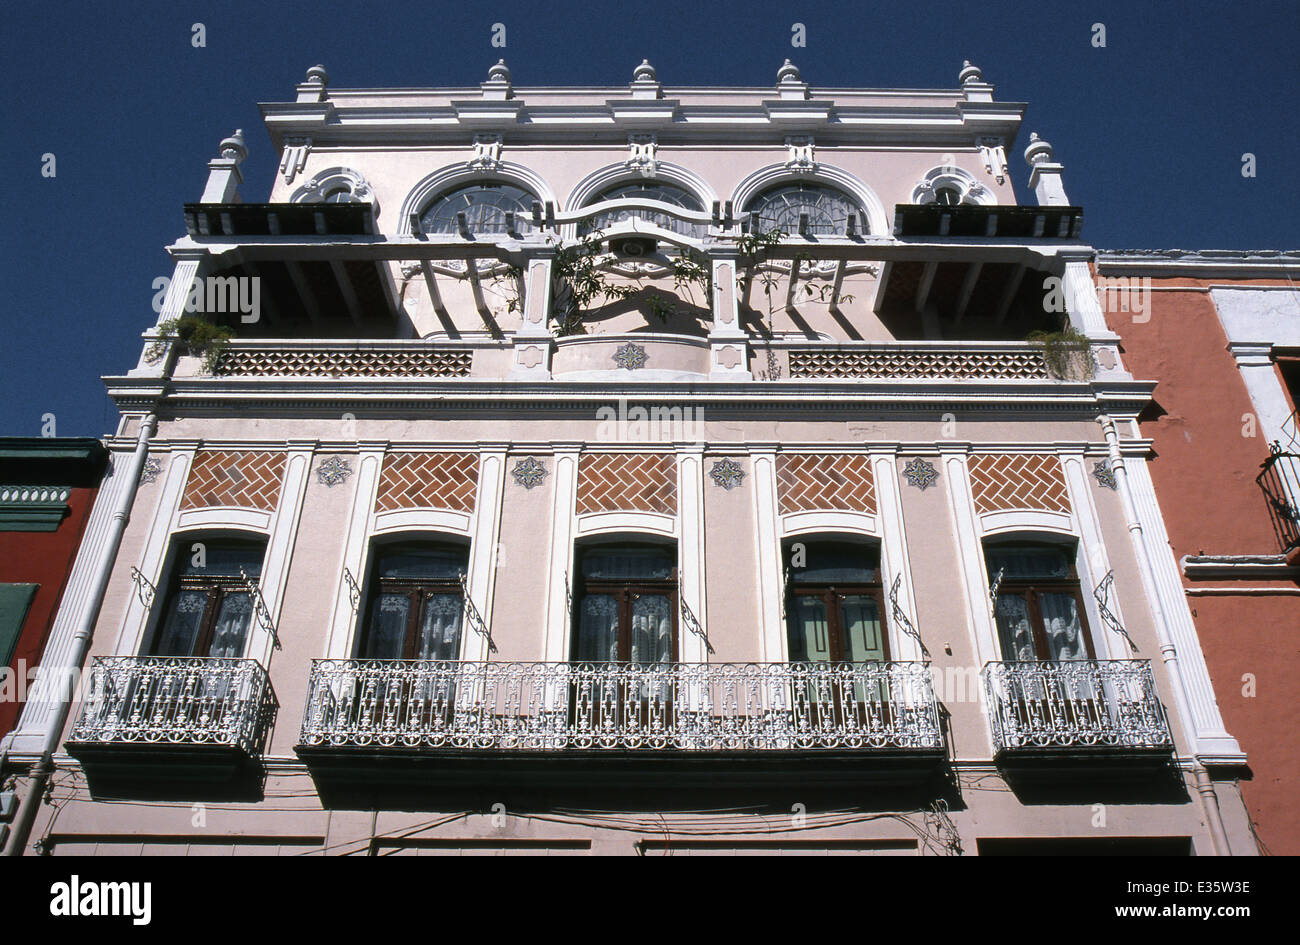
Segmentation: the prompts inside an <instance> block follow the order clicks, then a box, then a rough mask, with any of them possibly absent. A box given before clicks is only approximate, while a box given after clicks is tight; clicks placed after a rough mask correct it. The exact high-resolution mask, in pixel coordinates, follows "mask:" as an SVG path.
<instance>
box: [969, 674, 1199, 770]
mask: <svg viewBox="0 0 1300 945" xmlns="http://www.w3.org/2000/svg"><path fill="white" fill-rule="evenodd" d="M983 676H984V691H985V696H986V697H987V700H988V707H989V720H990V723H991V725H992V728H993V743H994V747H995V748H996V749H997V750H998V751H1002V750H1015V751H1018V750H1033V749H1081V750H1091V749H1152V750H1157V749H1158V750H1172V749H1173V747H1174V743H1173V738H1172V736H1171V735H1170V733H1169V722H1168V719H1167V718H1166V716H1165V710H1164V707H1163V706H1162V705H1161V704H1160V699H1159V697H1158V696H1157V694H1156V685H1155V680H1154V679H1153V677H1152V675H1151V663H1150V661H1148V660H1056V661H1053V660H1038V661H1023V662H1007V663H989V664H988V665H986V666H985V667H984V672H983Z"/></svg>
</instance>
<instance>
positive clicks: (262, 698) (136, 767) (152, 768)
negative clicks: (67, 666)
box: [66, 656, 278, 796]
mask: <svg viewBox="0 0 1300 945" xmlns="http://www.w3.org/2000/svg"><path fill="white" fill-rule="evenodd" d="M277 708H278V704H277V703H276V700H275V694H274V692H273V691H272V690H271V682H270V679H269V678H268V677H267V673H266V669H265V668H264V667H263V666H262V665H261V664H260V663H258V662H257V661H256V660H248V659H218V658H206V657H170V656H113V657H97V658H96V659H95V661H94V662H93V663H92V665H91V670H90V679H89V689H88V692H87V694H86V698H85V701H84V702H83V704H82V710H81V715H80V716H79V717H78V719H77V722H76V724H75V725H74V726H73V728H72V732H71V734H70V736H69V738H68V741H67V745H66V747H67V750H68V753H69V754H70V755H72V756H73V757H74V758H77V759H78V760H79V761H81V763H82V767H83V768H84V769H85V771H86V774H87V778H88V780H90V781H91V787H92V790H95V789H96V785H97V784H98V785H99V786H100V787H101V788H108V789H109V790H114V791H115V790H123V789H125V790H128V791H129V792H130V793H131V794H132V795H138V794H139V793H140V791H141V789H145V790H150V791H152V790H159V791H162V792H164V793H166V792H167V791H169V790H171V789H174V788H176V787H177V786H178V785H180V784H186V785H203V786H206V787H208V788H211V789H218V790H217V794H218V795H219V796H221V795H222V792H221V791H220V790H219V789H220V788H221V787H222V786H224V787H226V788H230V789H231V791H232V792H233V793H234V794H236V795H242V794H244V793H247V790H248V789H250V784H249V779H250V778H251V779H254V780H256V779H257V778H258V776H259V774H260V771H259V769H260V765H259V763H258V759H259V757H260V755H261V753H262V750H263V748H264V747H265V743H266V736H267V733H268V731H269V729H270V724H271V721H272V719H273V717H274V714H275V710H276V709H277Z"/></svg>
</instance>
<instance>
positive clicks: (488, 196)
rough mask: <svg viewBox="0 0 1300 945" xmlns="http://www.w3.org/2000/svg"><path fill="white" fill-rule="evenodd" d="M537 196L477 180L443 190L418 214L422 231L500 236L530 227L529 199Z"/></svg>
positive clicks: (512, 186)
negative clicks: (462, 215)
mask: <svg viewBox="0 0 1300 945" xmlns="http://www.w3.org/2000/svg"><path fill="white" fill-rule="evenodd" d="M536 200H537V196H536V195H535V194H533V193H531V192H530V191H527V190H525V189H524V188H522V187H519V186H517V185H516V184H510V183H507V182H505V181H496V180H481V181H474V182H473V183H470V184H465V185H463V186H460V187H456V188H454V189H453V190H448V191H444V192H443V193H441V194H440V195H438V196H437V197H435V198H434V199H433V200H432V201H431V202H430V203H429V204H428V206H426V207H425V209H424V211H423V212H422V213H421V214H420V229H421V232H424V233H433V234H440V233H441V234H454V233H460V232H461V230H462V226H461V219H460V215H461V214H464V229H465V230H466V231H468V232H469V233H473V234H483V235H487V236H500V235H505V234H509V233H512V232H517V231H522V230H524V229H527V228H528V227H529V226H530V221H531V219H532V207H533V202H534V201H536Z"/></svg>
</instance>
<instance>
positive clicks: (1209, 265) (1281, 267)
mask: <svg viewBox="0 0 1300 945" xmlns="http://www.w3.org/2000/svg"><path fill="white" fill-rule="evenodd" d="M1097 271H1098V272H1099V273H1100V274H1101V275H1147V276H1155V277H1160V276H1193V277H1196V278H1201V279H1269V278H1276V279H1289V278H1295V277H1296V276H1300V251H1298V250H1230V249H1206V250H1187V249H1107V250H1098V251H1097Z"/></svg>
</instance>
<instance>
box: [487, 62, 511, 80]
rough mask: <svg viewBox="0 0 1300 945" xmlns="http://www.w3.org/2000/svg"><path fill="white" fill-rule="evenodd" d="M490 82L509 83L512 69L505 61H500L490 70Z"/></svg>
mask: <svg viewBox="0 0 1300 945" xmlns="http://www.w3.org/2000/svg"><path fill="white" fill-rule="evenodd" d="M488 81H489V82H509V81H510V69H509V68H507V66H506V61H505V60H504V59H498V60H497V62H496V65H494V66H493V67H492V68H490V69H488Z"/></svg>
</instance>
